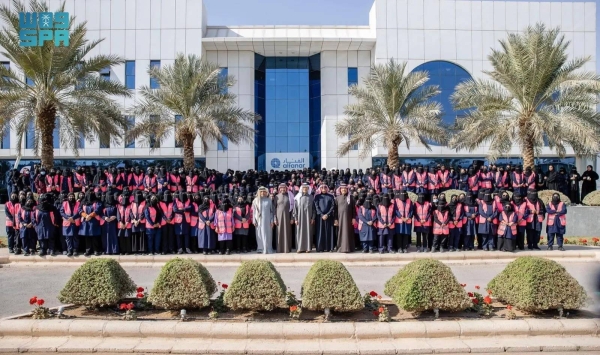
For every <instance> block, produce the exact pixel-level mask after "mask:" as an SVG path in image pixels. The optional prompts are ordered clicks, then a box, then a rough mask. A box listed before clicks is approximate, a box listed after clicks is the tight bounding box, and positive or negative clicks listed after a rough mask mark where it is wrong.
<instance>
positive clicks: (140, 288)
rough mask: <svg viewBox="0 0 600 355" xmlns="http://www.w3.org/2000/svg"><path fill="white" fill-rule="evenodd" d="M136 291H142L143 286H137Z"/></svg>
mask: <svg viewBox="0 0 600 355" xmlns="http://www.w3.org/2000/svg"><path fill="white" fill-rule="evenodd" d="M136 291H137V292H138V293H140V292H144V288H143V287H142V286H139V287H138V288H137V290H136Z"/></svg>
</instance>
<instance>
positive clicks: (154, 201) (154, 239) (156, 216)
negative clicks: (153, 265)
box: [144, 194, 162, 255]
mask: <svg viewBox="0 0 600 355" xmlns="http://www.w3.org/2000/svg"><path fill="white" fill-rule="evenodd" d="M148 200H149V201H148V204H147V205H146V208H145V209H144V217H145V218H146V238H147V239H146V240H147V246H148V255H156V254H158V253H160V249H161V221H162V210H161V208H160V205H159V203H158V197H157V196H156V195H154V194H151V195H150V197H149V199H148Z"/></svg>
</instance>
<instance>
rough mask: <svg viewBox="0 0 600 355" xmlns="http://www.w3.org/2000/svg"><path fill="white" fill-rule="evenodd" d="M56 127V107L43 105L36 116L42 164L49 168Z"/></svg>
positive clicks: (52, 156) (52, 164) (52, 162)
mask: <svg viewBox="0 0 600 355" xmlns="http://www.w3.org/2000/svg"><path fill="white" fill-rule="evenodd" d="M55 127H56V108H55V107H54V106H52V105H50V106H47V107H45V108H44V109H43V110H42V112H40V114H39V116H38V127H37V128H38V129H39V130H40V136H41V138H42V142H41V145H42V146H41V159H42V166H43V167H45V168H46V169H50V168H51V167H53V166H54V137H53V134H54V128H55Z"/></svg>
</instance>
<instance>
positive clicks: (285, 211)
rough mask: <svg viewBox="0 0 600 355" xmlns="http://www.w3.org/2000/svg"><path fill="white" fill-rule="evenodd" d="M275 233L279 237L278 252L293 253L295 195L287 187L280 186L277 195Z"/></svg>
mask: <svg viewBox="0 0 600 355" xmlns="http://www.w3.org/2000/svg"><path fill="white" fill-rule="evenodd" d="M275 207H276V209H275V220H274V222H273V223H275V233H276V235H277V252H278V253H289V252H291V251H292V225H293V224H294V221H293V219H292V211H293V210H294V195H293V194H292V193H291V191H289V190H288V187H287V185H285V184H279V188H278V191H277V195H275Z"/></svg>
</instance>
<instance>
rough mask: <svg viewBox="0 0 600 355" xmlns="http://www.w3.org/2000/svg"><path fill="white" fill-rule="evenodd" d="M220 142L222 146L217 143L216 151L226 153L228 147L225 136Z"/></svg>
mask: <svg viewBox="0 0 600 355" xmlns="http://www.w3.org/2000/svg"><path fill="white" fill-rule="evenodd" d="M221 140H222V141H223V144H221V143H220V142H217V150H220V151H226V150H227V148H228V146H229V140H228V139H227V137H226V136H221Z"/></svg>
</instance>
